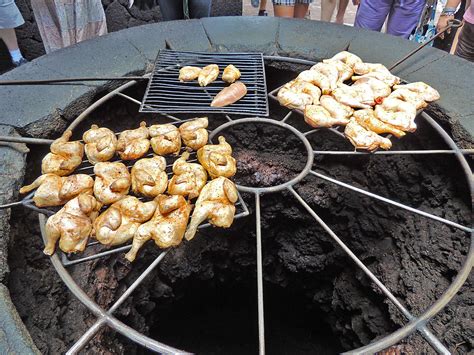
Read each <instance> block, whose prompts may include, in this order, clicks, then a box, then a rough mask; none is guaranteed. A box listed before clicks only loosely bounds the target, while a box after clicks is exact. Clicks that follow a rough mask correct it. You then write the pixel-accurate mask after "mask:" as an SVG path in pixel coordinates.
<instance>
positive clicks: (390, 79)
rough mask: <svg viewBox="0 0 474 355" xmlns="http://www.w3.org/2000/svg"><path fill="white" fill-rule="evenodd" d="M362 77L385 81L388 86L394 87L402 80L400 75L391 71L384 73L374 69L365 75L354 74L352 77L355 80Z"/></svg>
mask: <svg viewBox="0 0 474 355" xmlns="http://www.w3.org/2000/svg"><path fill="white" fill-rule="evenodd" d="M362 78H374V79H377V80H380V81H383V82H384V83H385V84H387V85H388V86H390V87H392V86H393V85H396V84H398V83H399V82H400V78H399V77H398V76H395V75H392V74H390V73H383V72H378V71H372V72H369V73H367V74H364V75H354V76H353V77H352V80H353V81H357V80H359V79H362Z"/></svg>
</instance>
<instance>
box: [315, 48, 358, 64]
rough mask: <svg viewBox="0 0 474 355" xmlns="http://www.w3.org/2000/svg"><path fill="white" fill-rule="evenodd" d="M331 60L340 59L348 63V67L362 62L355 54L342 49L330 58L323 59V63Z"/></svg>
mask: <svg viewBox="0 0 474 355" xmlns="http://www.w3.org/2000/svg"><path fill="white" fill-rule="evenodd" d="M331 61H340V62H343V63H344V64H346V65H348V66H349V67H350V68H354V66H355V65H356V64H357V63H362V59H360V58H359V57H358V56H356V55H355V54H352V53H350V52H348V51H342V52H339V53H337V54H336V55H334V56H333V57H332V58H329V59H325V60H323V63H330V62H331Z"/></svg>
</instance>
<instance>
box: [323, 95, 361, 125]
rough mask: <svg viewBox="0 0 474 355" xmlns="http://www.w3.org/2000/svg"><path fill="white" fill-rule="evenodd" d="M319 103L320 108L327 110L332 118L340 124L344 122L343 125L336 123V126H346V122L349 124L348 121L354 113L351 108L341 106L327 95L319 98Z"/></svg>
mask: <svg viewBox="0 0 474 355" xmlns="http://www.w3.org/2000/svg"><path fill="white" fill-rule="evenodd" d="M319 102H320V103H321V106H322V107H324V108H325V109H326V110H328V112H329V113H330V114H331V117H332V118H334V119H337V120H340V121H341V122H345V123H338V124H346V123H347V122H349V121H348V119H349V118H350V117H351V116H352V114H353V113H354V110H353V109H352V107H350V106H347V105H344V104H341V103H340V102H339V101H337V100H336V99H335V98H334V97H332V96H329V95H323V96H321V98H320V99H319Z"/></svg>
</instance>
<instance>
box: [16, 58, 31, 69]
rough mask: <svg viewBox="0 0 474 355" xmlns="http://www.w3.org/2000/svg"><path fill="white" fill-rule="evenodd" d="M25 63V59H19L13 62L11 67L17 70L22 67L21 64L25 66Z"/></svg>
mask: <svg viewBox="0 0 474 355" xmlns="http://www.w3.org/2000/svg"><path fill="white" fill-rule="evenodd" d="M26 63H28V61H27V60H26V59H25V58H21V59H20V60H18V61H14V62H13V65H14V66H15V67H16V68H18V67H20V66H22V65H23V64H26Z"/></svg>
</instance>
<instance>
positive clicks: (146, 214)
mask: <svg viewBox="0 0 474 355" xmlns="http://www.w3.org/2000/svg"><path fill="white" fill-rule="evenodd" d="M155 209H156V202H155V201H154V200H153V201H149V202H141V201H140V200H139V199H138V198H136V197H133V196H126V197H125V198H123V199H121V200H120V201H117V202H115V203H114V204H113V205H112V206H110V207H109V208H108V209H107V210H105V211H104V212H103V213H102V214H100V215H99V217H97V219H96V220H95V221H94V224H93V226H94V232H93V234H95V238H96V239H97V240H98V241H99V243H101V244H104V245H120V244H124V243H126V242H128V241H129V240H131V239H132V238H133V235H134V234H135V232H136V231H137V229H138V227H139V226H140V225H141V224H142V223H144V222H146V221H148V220H149V219H150V218H151V217H152V216H153V213H154V212H155Z"/></svg>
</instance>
